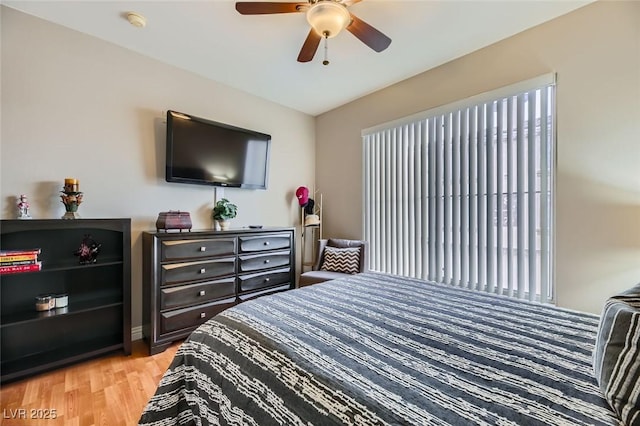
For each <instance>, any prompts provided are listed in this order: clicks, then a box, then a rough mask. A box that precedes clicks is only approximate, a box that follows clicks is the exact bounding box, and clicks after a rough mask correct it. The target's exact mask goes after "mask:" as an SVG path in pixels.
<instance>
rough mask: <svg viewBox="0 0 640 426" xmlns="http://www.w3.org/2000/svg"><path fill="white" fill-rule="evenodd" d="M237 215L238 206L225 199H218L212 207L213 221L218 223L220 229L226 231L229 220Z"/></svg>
mask: <svg viewBox="0 0 640 426" xmlns="http://www.w3.org/2000/svg"><path fill="white" fill-rule="evenodd" d="M237 214H238V206H236V205H235V204H232V203H231V202H229V200H227V199H226V198H222V199H220V200H219V201H218V202H217V203H216V205H215V206H213V220H216V221H218V224H219V225H220V229H222V230H223V231H226V230H227V229H229V219H233V218H234V217H236V215H237Z"/></svg>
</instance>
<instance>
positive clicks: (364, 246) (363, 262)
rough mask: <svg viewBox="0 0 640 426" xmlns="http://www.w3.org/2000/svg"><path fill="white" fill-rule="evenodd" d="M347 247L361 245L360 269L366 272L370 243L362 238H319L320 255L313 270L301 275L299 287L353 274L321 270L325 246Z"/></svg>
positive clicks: (318, 252) (318, 251)
mask: <svg viewBox="0 0 640 426" xmlns="http://www.w3.org/2000/svg"><path fill="white" fill-rule="evenodd" d="M327 246H329V247H336V248H347V247H360V262H359V271H358V272H365V271H367V270H368V269H369V262H368V251H369V244H368V243H367V242H366V241H362V240H345V239H339V238H330V239H328V240H318V250H317V254H318V257H317V259H316V261H315V263H314V265H313V269H312V270H311V271H308V272H305V273H303V274H301V275H300V282H299V287H304V286H308V285H311V284H317V283H321V282H323V281H329V280H334V279H336V278H341V277H347V276H349V275H351V274H348V273H344V272H336V271H323V270H321V267H322V264H323V263H324V253H325V247H327Z"/></svg>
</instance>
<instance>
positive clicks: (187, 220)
mask: <svg viewBox="0 0 640 426" xmlns="http://www.w3.org/2000/svg"><path fill="white" fill-rule="evenodd" d="M156 229H157V230H158V231H167V230H169V229H179V230H180V231H181V232H182V230H183V229H186V230H187V231H190V230H191V215H190V214H189V212H181V211H180V210H169V211H168V212H160V214H159V215H158V220H156Z"/></svg>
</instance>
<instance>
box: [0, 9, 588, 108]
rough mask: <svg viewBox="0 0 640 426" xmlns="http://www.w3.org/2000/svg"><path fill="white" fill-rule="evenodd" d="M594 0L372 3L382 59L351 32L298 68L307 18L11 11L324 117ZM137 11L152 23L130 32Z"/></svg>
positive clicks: (206, 12)
mask: <svg viewBox="0 0 640 426" xmlns="http://www.w3.org/2000/svg"><path fill="white" fill-rule="evenodd" d="M591 1H593V0H548V1H547V0H428V1H426V0H425V1H419V0H413V1H384V0H364V1H362V2H360V3H356V4H354V5H352V6H350V7H349V10H350V12H351V13H353V14H354V15H356V16H357V17H359V18H360V19H362V20H364V21H365V22H367V23H369V24H371V25H372V26H374V27H376V28H377V29H378V30H380V31H382V32H383V33H385V34H386V35H387V36H389V37H390V38H391V39H392V43H391V45H390V46H389V47H388V48H387V49H386V50H384V51H382V52H380V53H376V52H374V51H373V50H371V49H370V48H368V47H367V46H366V45H364V44H363V43H362V42H360V41H359V40H358V39H357V38H355V37H354V36H353V35H352V34H351V33H349V32H348V31H344V32H342V33H340V34H338V36H337V37H335V38H332V39H329V47H328V54H329V60H330V64H329V65H327V66H325V65H322V59H323V47H322V45H321V46H320V47H319V49H318V52H317V53H316V55H315V57H314V60H313V61H311V62H307V63H299V62H297V61H296V58H297V56H298V53H299V51H300V48H301V47H302V43H303V42H304V40H305V38H306V36H307V33H308V32H309V26H308V23H307V21H306V19H305V15H304V13H289V14H277V15H252V16H243V15H240V14H239V13H238V12H236V10H235V7H234V5H235V2H234V1H227V0H213V1H212V0H209V1H204V0H200V1H177V0H176V1H167V0H165V1H96V0H84V1H77V0H76V1H57V0H47V1H25V0H20V1H16V0H3V1H2V4H4V5H6V6H8V7H11V8H14V9H17V10H20V11H22V12H25V13H28V14H31V15H34V16H37V17H40V18H42V19H45V20H48V21H51V22H54V23H57V24H60V25H63V26H65V27H69V28H71V29H74V30H77V31H80V32H82V33H86V34H89V35H92V36H95V37H97V38H100V39H103V40H106V41H109V42H111V43H114V44H116V45H120V46H123V47H125V48H127V49H130V50H133V51H136V52H138V53H141V54H143V55H146V56H149V57H152V58H155V59H157V60H160V61H162V62H165V63H168V64H172V65H174V66H176V67H179V68H182V69H185V70H189V71H192V72H194V73H196V74H199V75H201V76H204V77H207V78H210V79H212V80H215V81H217V82H220V83H223V84H226V85H228V86H231V87H234V88H237V89H240V90H243V91H246V92H249V93H252V94H254V95H256V96H259V97H262V98H265V99H268V100H271V101H273V102H276V103H278V104H281V105H284V106H287V107H290V108H293V109H295V110H299V111H302V112H304V113H307V114H310V115H313V116H316V115H319V114H321V113H323V112H326V111H329V110H331V109H333V108H336V107H338V106H340V105H343V104H345V103H347V102H350V101H352V100H354V99H357V98H359V97H361V96H363V95H366V94H368V93H372V92H374V91H376V90H378V89H381V88H383V87H386V86H389V85H391V84H394V83H396V82H398V81H401V80H404V79H406V78H408V77H411V76H413V75H416V74H419V73H421V72H423V71H426V70H428V69H430V68H433V67H436V66H438V65H441V64H443V63H445V62H448V61H450V60H452V59H455V58H457V57H460V56H463V55H465V54H467V53H470V52H472V51H474V50H477V49H480V48H482V47H484V46H487V45H489V44H492V43H494V42H496V41H498V40H501V39H504V38H506V37H509V36H511V35H513V34H516V33H518V32H521V31H523V30H525V29H527V28H530V27H533V26H535V25H538V24H540V23H542V22H545V21H548V20H550V19H553V18H555V17H557V16H560V15H563V14H565V13H568V12H570V11H572V10H574V9H576V8H578V7H581V6H584V5H585V4H588V3H590V2H591ZM128 11H133V12H136V13H139V14H141V15H143V16H144V17H145V18H146V19H147V25H146V26H145V27H144V28H137V27H134V26H132V25H131V24H129V22H128V21H127V20H126V18H125V14H126V12H128Z"/></svg>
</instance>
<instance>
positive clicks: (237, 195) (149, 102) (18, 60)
mask: <svg viewBox="0 0 640 426" xmlns="http://www.w3.org/2000/svg"><path fill="white" fill-rule="evenodd" d="M0 10H1V13H2V28H1V31H2V33H1V36H2V52H1V53H2V58H1V59H2V71H1V78H2V86H1V90H2V92H1V93H2V104H1V108H2V109H1V112H2V123H1V125H2V130H1V145H0V148H1V149H0V165H1V171H0V180H1V182H0V195H1V198H0V199H1V212H2V213H1V214H2V218H4V219H8V218H14V217H15V215H16V197H17V196H18V195H19V194H27V196H28V197H29V201H30V202H31V207H32V208H31V214H32V216H33V217H35V218H59V217H61V216H62V215H63V213H64V206H63V205H62V203H61V202H60V198H59V191H60V189H61V187H62V183H63V180H64V178H65V177H75V178H77V179H79V180H80V189H81V190H82V191H83V192H84V193H85V197H84V202H83V204H82V205H81V206H80V208H79V213H80V215H81V216H82V217H86V218H109V217H130V218H131V219H132V229H133V232H132V287H133V288H132V303H133V308H132V310H133V316H132V322H133V325H134V326H138V325H140V324H141V306H142V305H141V297H142V294H141V276H142V272H141V251H142V249H141V240H140V232H141V231H144V230H151V229H153V228H154V226H155V220H156V217H157V215H158V212H160V211H166V210H169V209H172V210H178V209H179V210H183V211H189V212H191V216H192V221H193V224H194V228H211V226H212V223H211V219H210V216H209V214H210V210H211V208H212V207H213V201H214V189H213V188H212V187H204V186H195V185H184V184H176V183H167V182H165V181H164V155H165V154H164V152H165V151H164V149H165V148H164V146H165V145H164V139H165V136H164V132H165V125H164V123H163V111H166V110H167V109H175V110H178V111H183V112H186V113H190V114H193V115H197V116H201V117H206V118H210V119H212V120H215V121H220V122H224V123H229V124H233V125H236V126H240V127H247V128H250V129H253V130H257V131H260V132H264V133H269V134H271V136H272V145H271V146H272V152H271V165H270V175H269V189H267V190H266V191H259V190H240V189H225V196H226V197H227V198H230V199H231V200H232V201H233V202H235V203H236V204H237V205H238V208H239V213H238V216H237V218H236V219H234V222H233V223H234V225H233V226H246V225H249V224H263V225H274V226H293V225H294V224H295V223H296V220H298V212H299V210H298V208H297V207H296V206H297V200H296V199H295V195H294V191H295V189H296V188H297V187H298V186H299V185H307V186H309V187H312V186H313V184H314V181H313V179H314V173H315V170H314V150H315V143H314V138H315V134H314V131H315V123H314V118H313V117H311V116H308V115H306V114H303V113H300V112H297V111H294V110H291V109H288V108H284V107H282V106H279V105H277V104H274V103H271V102H267V101H265V100H263V99H260V98H257V97H255V96H252V95H250V94H247V93H245V92H241V91H238V90H234V89H232V88H229V87H226V86H223V85H221V84H218V83H215V82H212V81H210V80H207V79H205V78H202V77H199V76H197V75H194V74H191V73H188V72H185V71H182V70H179V69H177V68H174V67H172V66H169V65H165V64H162V63H160V62H158V61H156V60H153V59H149V58H147V57H144V56H141V55H139V54H137V53H133V52H131V51H128V50H126V49H123V48H120V47H116V46H115V45H112V44H109V43H106V42H104V41H101V40H98V39H96V38H93V37H89V36H87V35H84V34H81V33H79V32H75V31H71V30H69V29H66V28H63V27H61V26H57V25H54V24H51V23H48V22H45V21H42V20H40V19H37V18H34V17H31V16H29V15H25V14H22V13H20V12H17V11H15V10H13V9H9V8H6V7H1V8H0Z"/></svg>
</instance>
